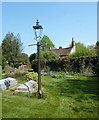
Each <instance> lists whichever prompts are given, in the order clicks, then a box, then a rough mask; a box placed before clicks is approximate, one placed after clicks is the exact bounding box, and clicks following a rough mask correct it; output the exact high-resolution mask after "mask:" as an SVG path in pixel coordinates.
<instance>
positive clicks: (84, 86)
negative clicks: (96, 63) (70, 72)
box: [56, 77, 99, 102]
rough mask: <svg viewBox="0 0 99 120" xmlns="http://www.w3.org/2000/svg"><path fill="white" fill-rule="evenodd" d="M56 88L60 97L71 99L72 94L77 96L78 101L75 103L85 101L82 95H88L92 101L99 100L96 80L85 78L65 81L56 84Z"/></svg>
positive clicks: (85, 98) (94, 78)
mask: <svg viewBox="0 0 99 120" xmlns="http://www.w3.org/2000/svg"><path fill="white" fill-rule="evenodd" d="M56 84H57V87H58V88H59V93H60V95H61V96H67V97H72V95H74V94H79V95H80V96H79V99H77V98H76V100H77V101H80V102H81V99H82V98H83V99H84V100H87V99H88V98H87V97H84V96H83V95H84V94H90V95H91V96H90V98H91V99H94V100H99V97H96V96H98V78H96V77H87V78H84V79H83V77H82V79H81V78H76V79H73V78H72V79H70V78H69V79H67V80H64V81H62V82H57V83H56Z"/></svg>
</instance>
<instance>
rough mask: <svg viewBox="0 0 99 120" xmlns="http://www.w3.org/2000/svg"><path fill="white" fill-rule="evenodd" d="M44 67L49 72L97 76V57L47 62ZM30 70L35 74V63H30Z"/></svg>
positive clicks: (98, 67)
mask: <svg viewBox="0 0 99 120" xmlns="http://www.w3.org/2000/svg"><path fill="white" fill-rule="evenodd" d="M46 66H48V67H49V68H50V70H51V71H67V72H76V73H84V72H92V73H94V74H96V75H97V76H99V72H98V71H99V56H95V57H79V58H69V57H64V58H60V59H59V60H53V61H47V62H46ZM32 68H33V69H34V71H35V72H37V68H38V65H37V61H35V60H34V61H32ZM43 68H44V61H41V69H43Z"/></svg>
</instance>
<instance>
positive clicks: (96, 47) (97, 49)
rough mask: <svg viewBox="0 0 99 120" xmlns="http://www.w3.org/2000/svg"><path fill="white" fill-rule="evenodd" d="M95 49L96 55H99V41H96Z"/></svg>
mask: <svg viewBox="0 0 99 120" xmlns="http://www.w3.org/2000/svg"><path fill="white" fill-rule="evenodd" d="M95 49H96V54H97V56H99V41H97V42H96V46H95Z"/></svg>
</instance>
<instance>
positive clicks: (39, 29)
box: [33, 20, 43, 95]
mask: <svg viewBox="0 0 99 120" xmlns="http://www.w3.org/2000/svg"><path fill="white" fill-rule="evenodd" d="M33 29H34V32H35V40H36V41H37V50H38V94H39V95H42V94H43V92H42V90H41V70H40V40H41V33H42V30H43V27H42V26H41V25H39V21H38V20H37V22H36V26H33Z"/></svg>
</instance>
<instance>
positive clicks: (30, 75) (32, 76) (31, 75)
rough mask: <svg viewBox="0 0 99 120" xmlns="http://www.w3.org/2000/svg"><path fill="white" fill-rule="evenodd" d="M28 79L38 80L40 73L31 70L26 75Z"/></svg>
mask: <svg viewBox="0 0 99 120" xmlns="http://www.w3.org/2000/svg"><path fill="white" fill-rule="evenodd" d="M25 77H26V79H27V80H28V81H29V80H34V81H37V80H38V74H37V73H36V72H29V73H27V74H26V75H25Z"/></svg>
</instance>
